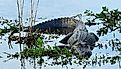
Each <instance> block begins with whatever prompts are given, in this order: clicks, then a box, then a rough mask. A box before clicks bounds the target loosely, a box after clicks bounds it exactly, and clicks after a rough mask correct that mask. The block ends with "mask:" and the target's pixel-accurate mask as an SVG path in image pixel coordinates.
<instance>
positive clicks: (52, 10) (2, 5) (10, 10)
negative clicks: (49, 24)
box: [0, 0, 121, 69]
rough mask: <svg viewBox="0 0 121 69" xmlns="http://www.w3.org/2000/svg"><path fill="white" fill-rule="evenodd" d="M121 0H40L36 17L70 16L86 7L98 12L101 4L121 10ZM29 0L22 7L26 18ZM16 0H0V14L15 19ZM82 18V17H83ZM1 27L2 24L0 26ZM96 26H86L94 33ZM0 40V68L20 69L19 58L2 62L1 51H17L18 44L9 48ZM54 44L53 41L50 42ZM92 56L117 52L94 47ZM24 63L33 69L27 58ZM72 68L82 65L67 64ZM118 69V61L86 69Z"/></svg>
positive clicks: (104, 39)
mask: <svg viewBox="0 0 121 69" xmlns="http://www.w3.org/2000/svg"><path fill="white" fill-rule="evenodd" d="M120 3H121V0H117V1H114V0H109V1H107V0H100V1H99V0H93V1H89V0H58V1H57V0H40V4H39V8H38V18H39V17H45V18H47V19H51V18H56V17H64V16H72V15H76V14H78V13H83V12H84V11H85V10H86V9H90V10H93V11H95V12H99V11H100V9H101V7H102V6H107V7H109V8H110V9H114V8H118V9H119V10H121V4H120ZM28 5H30V4H29V1H25V8H24V10H25V11H24V13H25V14H24V16H25V18H27V17H28V16H29V7H28ZM16 11H17V10H16V0H0V16H1V17H5V18H9V19H16V18H17V13H16ZM83 19H84V17H83ZM0 27H2V26H0ZM96 28H97V29H98V27H94V26H92V27H91V28H90V27H88V29H89V31H90V32H94V33H96V32H95V31H96ZM114 33H116V35H117V38H120V37H121V34H118V33H117V32H114ZM7 36H8V35H6V36H5V37H3V39H6V38H7ZM110 38H113V36H112V33H109V34H108V35H106V36H103V37H100V38H99V39H100V40H99V42H102V43H103V42H105V41H106V40H108V39H110ZM3 39H2V40H0V42H2V44H0V56H2V57H3V58H0V69H20V68H21V62H20V59H12V60H10V61H7V62H3V61H4V60H6V59H7V58H6V55H5V54H3V52H9V53H15V52H17V51H19V47H18V45H16V44H14V42H13V44H12V45H13V47H14V49H9V47H8V45H7V40H6V41H5V40H3ZM59 40H60V38H59V39H57V40H56V39H54V41H56V42H58V41H59ZM50 44H54V43H50ZM92 52H93V55H92V56H91V57H93V56H95V54H96V53H98V54H99V55H101V54H106V53H109V55H110V56H113V55H117V54H119V52H116V51H112V49H111V47H109V48H108V49H98V48H95V49H94V50H93V51H92ZM25 62H26V64H25V67H26V69H34V68H33V67H34V65H33V64H30V63H29V60H25ZM36 68H37V69H39V66H38V65H36ZM42 68H43V69H50V68H51V69H55V68H58V69H65V68H66V67H63V68H62V67H61V66H47V67H42ZM70 68H74V69H80V68H82V66H77V65H72V66H71V65H68V69H70ZM114 68H115V69H119V62H117V63H116V64H114V65H111V64H106V65H102V66H98V65H97V66H91V65H90V66H88V67H87V68H86V69H114Z"/></svg>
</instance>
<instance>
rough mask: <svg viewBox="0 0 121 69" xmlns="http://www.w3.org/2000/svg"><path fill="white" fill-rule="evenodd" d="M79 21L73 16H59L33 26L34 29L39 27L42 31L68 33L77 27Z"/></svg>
mask: <svg viewBox="0 0 121 69" xmlns="http://www.w3.org/2000/svg"><path fill="white" fill-rule="evenodd" d="M78 22H79V20H77V19H75V18H72V17H64V18H57V19H52V20H48V21H45V22H42V23H39V24H37V25H34V26H32V31H36V30H37V29H39V31H40V32H42V33H51V34H53V33H54V34H67V33H69V32H72V31H73V30H74V29H75V26H76V24H77V23H78Z"/></svg>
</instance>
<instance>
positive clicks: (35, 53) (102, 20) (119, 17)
mask: <svg viewBox="0 0 121 69" xmlns="http://www.w3.org/2000/svg"><path fill="white" fill-rule="evenodd" d="M35 2H36V4H35ZM38 4H39V0H37V1H34V0H31V10H30V11H31V15H30V20H29V22H28V23H30V31H29V32H27V35H26V36H25V37H22V36H21V35H22V34H21V32H23V29H24V26H23V23H24V21H23V7H24V6H23V5H24V0H17V6H18V19H17V20H8V19H4V18H1V19H0V24H1V25H6V26H5V27H4V28H0V35H1V36H4V35H5V34H6V33H8V32H11V34H10V35H9V37H8V39H9V41H8V44H9V48H12V45H11V42H12V41H17V43H18V44H20V52H17V53H15V54H10V53H7V52H4V53H5V54H7V57H8V58H9V59H12V58H20V59H21V60H23V59H29V58H31V59H34V60H35V59H38V61H37V63H38V64H39V65H40V66H42V65H43V64H44V65H45V66H46V65H51V66H53V65H62V66H64V65H65V66H67V65H68V64H70V65H73V64H74V63H75V64H79V65H83V68H85V67H86V66H88V65H92V66H93V65H99V66H101V65H104V64H107V63H110V64H115V63H116V62H120V58H121V57H120V55H116V56H110V55H107V54H106V55H105V54H104V55H101V56H100V55H99V56H98V55H97V54H96V55H95V56H94V57H92V58H90V57H87V56H80V55H78V53H73V51H71V50H69V49H67V48H59V47H57V46H56V45H55V46H50V45H47V46H46V48H45V46H44V44H45V43H46V42H45V41H44V37H43V36H42V35H41V33H37V32H38V31H35V32H33V31H32V25H33V24H34V23H35V21H36V16H37V8H38ZM84 13H85V14H86V16H88V17H89V18H88V19H87V22H86V24H87V25H89V26H91V25H95V26H98V25H102V26H101V27H100V28H99V29H98V30H97V35H99V36H100V37H101V36H105V35H107V34H108V33H111V32H114V31H118V32H119V33H121V11H119V10H118V9H113V10H109V9H108V8H107V7H102V11H101V12H100V13H94V12H92V11H90V10H86V11H85V12H84ZM14 33H19V36H14V35H13V34H14ZM113 36H115V34H114V35H113ZM55 38H56V37H55ZM114 38H115V39H111V40H107V41H108V42H107V43H106V44H101V43H98V44H97V47H99V48H104V47H105V48H106V49H107V48H108V46H110V47H112V50H114V51H118V52H121V42H120V40H119V39H118V38H116V36H115V37H114ZM22 44H26V46H24V47H22ZM22 48H23V49H22ZM0 58H2V56H0ZM46 58H47V59H46ZM49 59H52V61H51V63H48V62H47V61H49ZM35 69H36V68H35Z"/></svg>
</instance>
